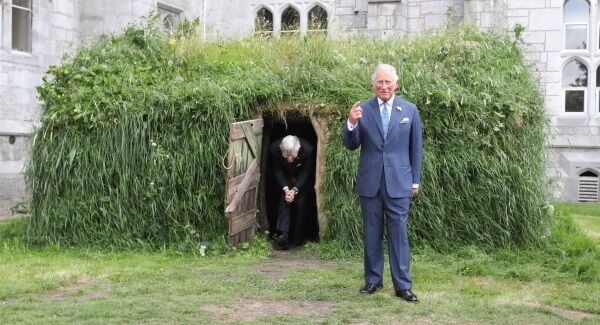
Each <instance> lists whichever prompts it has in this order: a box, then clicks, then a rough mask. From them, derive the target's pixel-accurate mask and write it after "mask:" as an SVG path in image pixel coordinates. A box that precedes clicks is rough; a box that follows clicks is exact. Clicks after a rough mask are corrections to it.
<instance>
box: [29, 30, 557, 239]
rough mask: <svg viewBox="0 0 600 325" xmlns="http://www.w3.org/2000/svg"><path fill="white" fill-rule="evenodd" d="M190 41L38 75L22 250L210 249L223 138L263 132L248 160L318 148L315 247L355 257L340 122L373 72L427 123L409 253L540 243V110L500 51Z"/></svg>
mask: <svg viewBox="0 0 600 325" xmlns="http://www.w3.org/2000/svg"><path fill="white" fill-rule="evenodd" d="M193 27H194V26H193V25H190V24H184V26H183V27H181V28H180V29H179V30H178V31H177V33H176V34H175V35H170V36H164V35H162V34H161V33H160V32H158V31H157V30H154V29H153V28H148V27H139V26H131V27H129V28H127V29H126V30H125V32H124V33H123V34H122V35H119V36H113V37H109V38H107V39H105V40H102V41H99V42H98V43H95V44H92V45H90V46H87V47H83V48H81V49H80V50H79V51H78V52H77V53H76V54H74V55H73V56H72V57H69V58H66V59H65V60H64V62H63V64H62V65H60V66H53V67H51V68H50V70H49V71H48V75H47V76H46V78H45V79H44V82H43V84H42V85H41V86H40V87H39V93H40V98H41V100H42V101H43V111H42V115H41V125H40V127H39V129H38V130H37V131H36V132H35V134H34V136H33V143H32V155H31V162H30V164H29V167H28V171H27V176H28V186H29V191H30V193H31V203H30V212H31V217H30V219H29V225H28V228H27V234H26V236H27V238H28V239H29V240H30V241H31V242H35V243H61V244H66V245H79V244H100V245H110V246H115V247H132V246H136V245H139V244H140V243H143V244H150V245H152V246H164V245H167V246H170V245H173V244H175V245H177V244H179V245H181V244H182V243H184V244H185V243H192V245H193V243H198V242H215V241H216V242H219V241H220V242H223V238H226V237H227V233H228V220H227V218H226V214H225V212H224V210H225V209H226V208H227V202H226V200H231V197H230V198H226V196H227V193H226V188H227V186H228V185H227V183H228V180H227V175H228V170H231V164H230V163H229V162H228V160H231V158H232V157H233V158H235V157H234V156H232V149H230V148H229V146H230V140H231V138H232V135H231V133H230V124H231V123H235V122H240V121H245V120H250V119H256V118H262V122H260V123H262V124H264V126H263V127H262V131H260V132H258V133H257V134H258V135H259V138H260V136H262V140H260V139H259V140H257V141H258V142H256V143H259V144H261V146H262V147H264V145H268V143H269V139H271V140H272V139H273V138H274V137H276V136H280V135H283V134H285V133H286V132H300V133H302V134H303V135H304V136H306V137H309V138H311V139H312V141H313V142H314V143H315V144H316V146H317V148H318V154H317V158H316V160H317V161H316V163H317V164H316V166H317V167H316V171H315V176H316V185H315V191H316V200H315V205H316V209H315V210H316V213H317V214H318V220H319V223H318V226H319V235H320V237H321V239H322V240H325V241H337V242H338V243H339V244H340V245H341V246H342V247H346V248H350V247H357V246H358V247H360V245H361V242H362V230H361V217H360V209H359V205H358V200H357V197H356V195H355V194H354V193H353V182H354V175H355V172H356V166H357V163H358V160H357V158H358V153H357V152H349V151H348V150H346V149H345V148H343V146H342V144H341V132H342V127H343V122H344V120H345V118H346V115H347V110H348V108H349V107H350V105H351V104H352V103H354V102H356V101H358V100H364V99H367V98H369V97H371V96H372V89H371V85H370V75H371V73H372V70H373V68H374V67H375V65H376V64H378V63H380V62H386V63H390V64H392V65H394V66H396V67H397V69H398V73H399V76H400V81H399V87H398V94H399V95H400V96H402V97H405V98H406V99H408V100H409V101H411V102H414V103H416V104H417V105H418V107H419V109H420V112H421V117H422V120H423V124H424V130H425V134H424V140H425V144H424V146H425V160H424V167H423V168H424V169H423V177H422V184H421V186H422V191H421V195H420V197H419V198H418V199H416V200H415V201H414V202H413V207H412V214H411V218H410V227H409V228H410V236H411V240H412V243H413V244H414V245H419V244H426V245H429V246H433V247H435V248H438V249H444V248H447V247H452V246H454V245H455V244H462V243H470V244H477V245H484V246H490V247H497V246H508V245H523V244H535V243H539V242H540V240H541V238H543V236H544V235H545V232H546V230H547V217H546V213H545V211H544V208H543V207H544V205H545V187H546V184H545V180H544V168H545V167H544V161H545V151H544V136H545V133H544V132H545V127H546V118H545V115H544V108H543V98H542V96H541V94H540V91H539V89H538V83H537V80H536V79H535V78H534V76H532V73H531V68H530V66H529V65H528V64H527V62H526V61H525V60H524V58H523V55H522V51H521V46H522V44H521V43H520V42H519V40H518V39H515V38H514V36H509V35H498V34H491V33H483V32H478V31H476V30H473V29H470V28H460V29H454V30H448V31H443V32H436V33H430V34H427V35H424V36H421V37H418V38H413V39H402V40H389V41H378V40H363V39H340V40H331V39H325V38H308V39H298V38H282V39H257V38H245V39H238V40H231V41H221V40H219V41H211V42H202V41H201V40H199V39H198V38H197V37H196V36H194V34H195V33H194V32H193V30H194V28H193ZM250 127H251V128H252V127H257V125H254V126H250ZM231 132H233V131H231ZM250 149H252V148H250ZM255 149H256V148H255ZM264 152H265V150H264V148H263V150H261V149H260V146H259V147H258V149H257V151H256V152H254V153H253V154H254V155H256V156H257V157H256V158H257V162H258V163H259V164H258V166H257V168H258V170H259V171H261V174H262V175H263V177H261V178H260V179H249V180H248V181H247V182H248V183H255V184H257V185H256V186H257V187H256V188H257V190H256V193H254V195H256V196H257V197H258V201H257V202H258V203H257V204H258V209H259V210H260V211H259V213H258V215H259V218H258V219H259V225H260V226H261V227H262V229H263V230H264V229H268V225H266V224H265V223H266V222H267V221H268V217H267V216H266V214H267V212H268V209H269V208H268V202H267V201H268V172H269V171H268V163H265V162H266V161H267V160H265V158H264V156H265V155H264ZM228 158H229V159H228ZM228 164H229V169H227V167H228ZM229 173H231V172H229ZM239 181H241V180H239ZM230 185H231V184H230Z"/></svg>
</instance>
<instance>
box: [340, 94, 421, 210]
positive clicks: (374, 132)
mask: <svg viewBox="0 0 600 325" xmlns="http://www.w3.org/2000/svg"><path fill="white" fill-rule="evenodd" d="M360 107H361V108H362V110H363V111H362V118H360V119H359V120H358V125H357V126H356V127H355V128H354V129H353V130H352V131H349V130H348V127H347V126H344V137H343V140H342V141H343V143H344V145H345V146H346V148H348V149H350V150H355V149H357V148H358V147H360V163H359V165H358V173H357V174H356V193H357V194H358V195H360V196H365V197H373V196H375V195H376V194H377V191H378V190H379V186H380V184H381V175H382V173H385V184H386V187H387V191H388V195H389V196H390V197H393V198H401V197H412V185H413V184H419V181H420V179H421V163H422V161H423V136H422V126H421V119H420V117H419V111H418V110H417V106H415V105H414V104H413V103H410V102H408V101H406V100H404V99H402V98H400V97H399V96H397V95H396V96H395V97H394V104H393V105H392V114H391V117H390V124H389V126H388V134H387V138H386V139H385V141H384V139H383V124H382V123H381V113H380V111H379V104H378V102H377V97H373V98H371V99H369V100H367V101H366V102H363V103H361V104H360ZM398 107H399V108H400V109H398Z"/></svg>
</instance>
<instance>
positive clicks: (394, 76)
mask: <svg viewBox="0 0 600 325" xmlns="http://www.w3.org/2000/svg"><path fill="white" fill-rule="evenodd" d="M379 70H385V71H387V72H389V73H391V74H392V81H393V82H396V81H398V74H397V73H396V68H394V67H393V66H391V65H389V64H385V63H380V64H378V65H377V66H376V67H375V71H373V75H372V76H371V80H372V81H373V83H375V79H376V78H377V71H379Z"/></svg>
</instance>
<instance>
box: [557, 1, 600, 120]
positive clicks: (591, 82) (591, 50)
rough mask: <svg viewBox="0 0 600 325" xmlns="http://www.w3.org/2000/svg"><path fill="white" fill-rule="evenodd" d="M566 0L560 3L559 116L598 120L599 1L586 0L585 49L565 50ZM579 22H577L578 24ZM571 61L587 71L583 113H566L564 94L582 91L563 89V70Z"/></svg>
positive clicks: (599, 101)
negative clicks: (581, 65) (582, 65)
mask: <svg viewBox="0 0 600 325" xmlns="http://www.w3.org/2000/svg"><path fill="white" fill-rule="evenodd" d="M567 1H568V0H563V1H562V5H563V7H562V14H563V25H562V42H563V44H562V51H561V52H560V57H561V59H562V60H561V61H562V62H563V64H562V66H561V69H560V76H561V79H560V85H561V89H562V91H561V92H560V96H559V98H560V102H561V104H560V109H561V110H560V113H559V115H560V116H564V117H587V118H595V119H596V118H600V79H599V78H598V76H599V75H598V71H597V69H598V68H599V67H600V0H586V2H587V3H588V4H589V9H588V10H589V11H588V15H587V20H588V21H587V26H588V28H587V49H567V48H566V42H565V40H566V32H565V26H566V25H568V24H566V23H564V13H565V12H564V5H565V3H567ZM578 23H579V22H577V24H578ZM573 59H577V60H579V61H580V62H582V63H583V64H584V65H585V66H586V68H587V70H588V72H587V73H588V78H587V81H588V84H587V87H585V91H584V111H583V112H567V110H566V94H567V91H569V90H582V89H581V87H576V88H570V87H564V85H563V79H564V77H565V75H564V73H565V71H564V68H565V66H566V65H567V64H569V63H570V62H571V61H572V60H573Z"/></svg>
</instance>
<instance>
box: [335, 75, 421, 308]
mask: <svg viewBox="0 0 600 325" xmlns="http://www.w3.org/2000/svg"><path fill="white" fill-rule="evenodd" d="M372 80H373V90H374V91H375V94H376V95H377V96H376V97H373V98H372V99H369V100H367V101H366V102H363V103H360V102H357V103H356V104H354V105H353V106H352V108H351V109H350V111H349V113H348V121H347V122H346V127H345V128H344V129H345V131H344V137H343V143H344V145H345V146H346V148H348V149H350V150H355V149H357V148H358V147H360V162H359V165H358V173H357V174H356V192H357V194H358V195H359V196H360V205H361V210H362V218H363V227H364V234H365V245H364V264H365V286H364V287H363V288H362V289H360V293H363V294H372V293H374V292H375V291H377V289H379V288H381V287H383V279H382V275H383V248H382V238H383V223H384V220H385V223H386V225H387V239H388V250H389V255H390V269H391V271H392V282H393V284H394V289H395V291H396V296H398V297H400V298H402V299H404V300H406V301H409V302H417V296H416V295H415V294H414V293H413V292H412V278H411V275H410V249H409V245H408V232H407V221H408V208H409V204H410V200H411V198H412V197H413V196H416V195H418V193H419V180H420V178H421V163H422V161H423V139H422V126H421V119H420V118H419V111H418V110H417V107H416V106H415V105H414V104H412V103H410V102H408V101H406V100H404V99H402V98H400V97H398V96H395V94H394V93H395V91H396V87H397V86H398V75H397V73H396V69H395V68H394V67H392V66H391V65H388V64H380V65H378V66H377V68H375V72H374V73H373V77H372ZM384 215H385V218H384Z"/></svg>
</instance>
